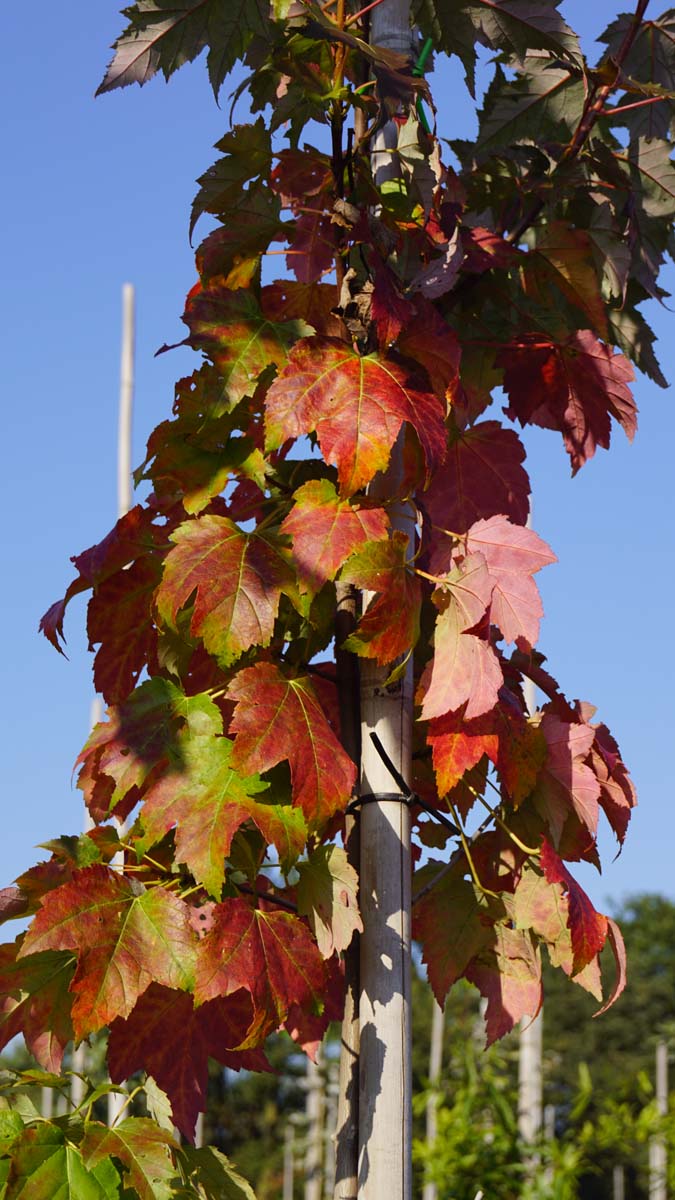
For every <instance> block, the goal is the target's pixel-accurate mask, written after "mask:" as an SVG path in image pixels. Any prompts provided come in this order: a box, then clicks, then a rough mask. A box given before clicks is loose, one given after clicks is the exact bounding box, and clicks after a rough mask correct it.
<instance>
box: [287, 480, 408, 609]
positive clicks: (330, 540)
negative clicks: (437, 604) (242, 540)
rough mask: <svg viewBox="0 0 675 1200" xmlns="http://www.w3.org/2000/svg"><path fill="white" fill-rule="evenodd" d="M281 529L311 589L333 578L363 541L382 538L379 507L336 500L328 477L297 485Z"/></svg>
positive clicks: (385, 528)
mask: <svg viewBox="0 0 675 1200" xmlns="http://www.w3.org/2000/svg"><path fill="white" fill-rule="evenodd" d="M293 500H294V505H293V508H292V509H291V512H290V513H289V515H288V516H287V517H286V519H285V520H284V522H283V524H282V526H281V532H282V533H286V534H288V535H289V537H290V538H291V541H292V549H291V558H292V560H293V563H294V564H295V566H296V567H297V570H298V574H299V576H300V579H301V580H302V582H303V583H304V584H305V585H306V587H307V588H309V590H310V591H312V592H318V591H319V590H320V588H321V587H323V585H324V583H326V582H327V581H328V580H329V579H334V578H335V576H336V574H337V572H338V571H339V569H340V567H341V566H342V564H343V563H344V562H345V561H346V560H347V559H348V558H349V556H350V554H353V553H354V552H355V551H356V550H358V549H359V548H360V547H361V546H363V544H364V543H365V542H368V541H375V540H377V539H379V538H386V536H387V531H388V528H389V520H388V518H387V514H386V513H385V511H384V509H382V508H364V507H362V506H360V505H358V504H350V502H349V501H348V500H340V498H339V496H338V495H337V493H336V491H335V488H334V487H333V485H332V483H331V482H330V481H329V480H328V479H311V480H310V481H309V482H308V483H305V484H303V486H302V487H300V488H298V490H297V492H296V493H295V495H294V497H293Z"/></svg>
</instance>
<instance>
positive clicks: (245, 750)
mask: <svg viewBox="0 0 675 1200" xmlns="http://www.w3.org/2000/svg"><path fill="white" fill-rule="evenodd" d="M227 694H228V698H229V699H230V700H234V701H236V708H235V711H234V716H233V718H232V722H231V725H230V731H231V732H232V733H236V735H237V736H236V739H235V744H234V751H233V754H232V764H233V766H235V767H237V768H239V769H240V770H242V771H245V772H247V773H249V774H253V773H255V772H257V771H267V770H269V769H270V767H273V766H275V765H276V763H278V762H282V761H283V760H284V759H287V760H288V763H289V765H290V770H291V785H292V789H293V801H294V803H295V804H299V805H300V806H301V808H302V810H303V812H304V814H305V817H306V818H307V823H308V825H309V827H310V829H312V828H316V827H317V825H321V824H323V823H324V822H325V821H327V820H328V819H329V818H330V817H332V816H333V814H334V813H335V812H337V811H339V810H341V809H343V808H344V807H345V806H346V805H347V803H348V802H349V799H350V797H351V793H352V788H353V786H354V780H355V778H356V767H355V766H354V763H353V762H352V760H351V759H350V758H349V757H348V756H347V755H346V754H345V752H344V750H343V749H342V746H341V745H340V743H339V741H338V739H337V737H336V736H335V733H334V732H333V729H332V728H331V726H330V724H329V722H328V720H327V718H326V715H325V713H324V710H323V708H322V706H321V704H320V703H319V701H318V699H317V696H316V693H315V691H314V688H313V687H312V684H311V681H310V680H309V678H307V677H306V676H301V675H300V676H291V675H288V676H287V675H284V674H283V673H282V672H281V671H280V669H279V668H278V667H277V666H275V665H274V664H273V663H266V662H261V663H257V664H256V666H254V667H248V668H247V669H246V670H244V671H240V672H239V674H238V675H236V676H235V678H234V680H233V682H232V683H231V684H230V686H229V688H228V693H227Z"/></svg>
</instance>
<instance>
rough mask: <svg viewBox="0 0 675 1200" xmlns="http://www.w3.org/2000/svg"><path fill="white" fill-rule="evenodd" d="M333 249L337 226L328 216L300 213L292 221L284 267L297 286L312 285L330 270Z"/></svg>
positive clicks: (318, 210)
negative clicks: (292, 226) (292, 225)
mask: <svg viewBox="0 0 675 1200" xmlns="http://www.w3.org/2000/svg"><path fill="white" fill-rule="evenodd" d="M337 250H338V239H337V226H336V225H334V224H333V222H332V221H331V218H330V214H329V213H325V212H322V211H321V210H320V209H317V210H315V211H314V210H313V211H312V212H303V213H302V214H301V216H299V217H298V218H297V220H296V222H295V226H294V229H293V236H292V241H291V248H290V250H289V251H288V254H287V255H286V265H287V267H288V269H289V271H292V272H293V274H294V275H295V278H296V279H297V280H298V283H316V282H318V280H319V279H321V277H322V275H325V274H326V272H327V271H330V270H332V268H333V267H334V265H335V256H336V254H337Z"/></svg>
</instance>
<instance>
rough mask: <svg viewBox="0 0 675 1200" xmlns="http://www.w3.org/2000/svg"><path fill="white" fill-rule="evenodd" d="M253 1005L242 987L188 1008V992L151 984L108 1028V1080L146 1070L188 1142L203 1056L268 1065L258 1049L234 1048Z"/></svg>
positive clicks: (199, 1098)
mask: <svg viewBox="0 0 675 1200" xmlns="http://www.w3.org/2000/svg"><path fill="white" fill-rule="evenodd" d="M252 1017H253V1007H252V1002H251V998H250V996H249V994H248V992H245V991H244V990H243V989H242V990H240V991H238V992H234V993H233V994H232V995H231V996H228V997H227V998H219V999H217V1000H211V1001H209V1002H208V1003H207V1004H202V1006H201V1007H200V1008H194V1006H193V1002H192V997H191V996H190V995H189V993H188V992H177V991H174V990H172V989H170V988H166V987H160V985H159V984H156V983H151V984H150V987H149V988H148V989H147V991H145V992H144V993H143V995H142V996H141V997H140V999H139V1000H138V1001H137V1003H136V1005H135V1007H134V1009H133V1011H132V1012H131V1014H130V1016H129V1017H127V1019H126V1020H122V1019H121V1018H119V1017H118V1018H117V1020H115V1021H113V1023H112V1025H111V1027H110V1037H109V1041H108V1069H109V1071H110V1078H111V1079H112V1081H113V1083H123V1082H124V1080H125V1079H128V1078H129V1076H131V1075H134V1074H135V1073H136V1071H141V1070H144V1071H147V1073H148V1074H149V1075H152V1077H153V1079H155V1080H156V1081H157V1083H158V1084H159V1086H160V1087H161V1088H162V1090H163V1091H165V1092H166V1094H167V1096H168V1097H169V1100H170V1101H171V1111H172V1113H173V1119H174V1121H175V1123H176V1125H177V1126H178V1128H179V1129H180V1131H181V1133H183V1134H184V1135H185V1137H186V1138H188V1139H189V1140H190V1141H193V1140H194V1134H195V1125H196V1121H197V1116H198V1114H199V1113H200V1112H204V1110H205V1108H206V1100H207V1091H208V1059H209V1056H211V1057H213V1058H216V1059H217V1060H218V1062H220V1063H221V1064H222V1065H223V1066H226V1067H229V1068H230V1069H231V1070H239V1069H240V1068H244V1069H245V1070H251V1071H266V1070H270V1069H271V1068H270V1066H269V1063H268V1062H267V1059H266V1057H265V1055H264V1054H263V1052H262V1051H261V1050H243V1051H235V1050H234V1047H236V1046H238V1045H239V1043H240V1042H242V1041H243V1040H244V1038H245V1036H246V1031H247V1029H248V1027H249V1025H250V1024H251V1020H252Z"/></svg>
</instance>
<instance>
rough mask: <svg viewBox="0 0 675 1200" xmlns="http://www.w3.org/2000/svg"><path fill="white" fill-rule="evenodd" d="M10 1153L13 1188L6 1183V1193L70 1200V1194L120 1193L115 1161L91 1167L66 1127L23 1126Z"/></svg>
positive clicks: (88, 1197)
mask: <svg viewBox="0 0 675 1200" xmlns="http://www.w3.org/2000/svg"><path fill="white" fill-rule="evenodd" d="M10 1155H11V1184H10V1187H11V1192H10V1193H8V1192H7V1184H6V1183H5V1186H4V1188H3V1191H4V1192H5V1194H6V1195H7V1194H11V1195H12V1196H15V1197H17V1198H18V1197H22V1198H24V1200H26V1198H27V1197H29V1196H30V1197H31V1198H32V1200H48V1198H49V1200H66V1198H67V1197H70V1196H73V1197H78V1200H80V1197H81V1200H110V1198H111V1197H112V1196H113V1195H115V1196H116V1195H117V1194H118V1189H119V1175H118V1174H117V1171H116V1170H115V1168H114V1167H113V1166H112V1164H105V1165H103V1164H102V1165H99V1166H98V1169H97V1164H94V1165H93V1169H92V1170H91V1171H90V1170H88V1167H87V1166H85V1164H84V1162H83V1159H82V1154H81V1152H80V1150H79V1149H78V1147H77V1146H75V1145H74V1144H73V1142H72V1141H70V1140H69V1139H67V1137H66V1133H65V1131H64V1130H63V1129H59V1128H58V1127H57V1126H56V1125H52V1124H50V1123H48V1122H42V1123H40V1124H38V1125H34V1126H29V1127H28V1128H26V1129H22V1131H21V1133H20V1135H19V1137H18V1138H17V1139H16V1140H15V1141H14V1142H13V1143H12V1146H11V1151H10ZM5 1161H7V1160H5ZM88 1165H89V1164H88ZM102 1166H103V1169H102ZM5 1179H6V1176H5ZM113 1189H114V1190H113Z"/></svg>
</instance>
